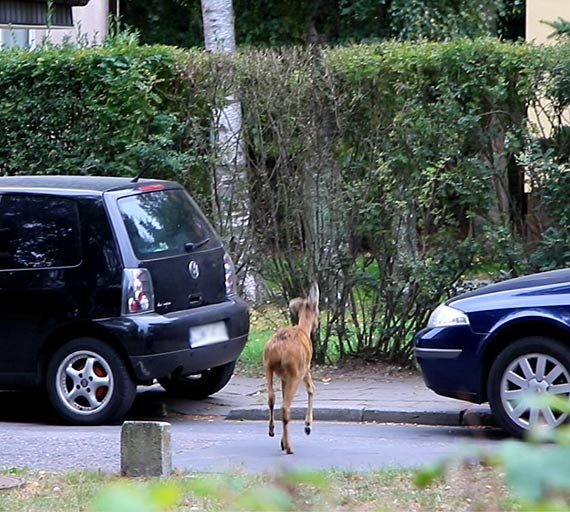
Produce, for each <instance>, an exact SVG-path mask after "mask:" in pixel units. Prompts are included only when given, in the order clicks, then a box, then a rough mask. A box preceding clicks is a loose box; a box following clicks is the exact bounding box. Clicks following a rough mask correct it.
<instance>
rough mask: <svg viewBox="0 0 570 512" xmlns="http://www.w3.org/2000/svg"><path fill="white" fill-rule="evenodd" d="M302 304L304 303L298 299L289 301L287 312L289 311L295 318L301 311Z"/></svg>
mask: <svg viewBox="0 0 570 512" xmlns="http://www.w3.org/2000/svg"><path fill="white" fill-rule="evenodd" d="M303 302H305V301H304V300H303V299H301V298H299V297H297V298H296V299H291V302H289V311H291V314H292V315H294V316H295V317H297V316H298V315H299V310H300V309H301V306H302V305H303Z"/></svg>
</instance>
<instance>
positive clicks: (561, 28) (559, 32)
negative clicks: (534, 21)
mask: <svg viewBox="0 0 570 512" xmlns="http://www.w3.org/2000/svg"><path fill="white" fill-rule="evenodd" d="M544 23H546V24H547V25H549V26H551V27H552V28H553V29H554V32H553V33H552V34H550V35H549V36H548V37H561V36H569V35H570V21H566V20H564V19H562V18H558V19H557V20H555V21H552V22H548V21H546V22H544Z"/></svg>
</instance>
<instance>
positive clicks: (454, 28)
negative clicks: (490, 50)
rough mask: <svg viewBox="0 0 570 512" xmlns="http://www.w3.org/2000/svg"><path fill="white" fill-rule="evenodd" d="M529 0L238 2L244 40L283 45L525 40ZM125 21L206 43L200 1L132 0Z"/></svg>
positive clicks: (169, 37) (151, 33)
mask: <svg viewBox="0 0 570 512" xmlns="http://www.w3.org/2000/svg"><path fill="white" fill-rule="evenodd" d="M524 6H525V2H524V0H477V1H473V0H320V1H318V2H304V1H301V0H290V1H289V2H282V1H276V0H234V1H233V7H234V12H235V28H236V39H237V42H238V44H239V45H241V46H244V45H253V46H259V47H281V46H290V45H303V44H307V43H309V42H311V43H322V42H324V43H328V44H347V43H353V42H368V43H370V42H379V41H384V40H387V39H396V40H400V41H410V40H413V41H417V40H431V41H446V40H450V39H453V38H456V37H480V36H488V35H498V36H499V37H501V38H503V39H514V40H516V39H518V38H521V37H524ZM121 10H122V20H123V21H124V23H126V24H127V25H128V26H131V27H134V28H135V29H136V30H137V31H139V32H140V34H141V39H142V41H143V42H145V43H150V44H156V43H161V44H169V45H176V46H182V47H191V46H203V34H202V16H201V9H200V1H199V0H151V1H148V0H126V1H125V2H124V5H123V3H122V4H121Z"/></svg>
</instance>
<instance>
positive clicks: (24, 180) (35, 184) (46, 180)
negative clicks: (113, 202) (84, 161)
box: [0, 176, 179, 195]
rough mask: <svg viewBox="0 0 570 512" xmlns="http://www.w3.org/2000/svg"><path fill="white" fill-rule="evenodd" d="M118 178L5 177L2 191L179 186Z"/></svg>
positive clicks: (97, 191) (0, 179)
mask: <svg viewBox="0 0 570 512" xmlns="http://www.w3.org/2000/svg"><path fill="white" fill-rule="evenodd" d="M133 180H134V178H117V177H110V176H3V177H0V192H1V191H3V190H4V191H18V192H20V191H31V190H33V191H35V192H40V191H45V192H57V191H60V192H67V193H69V192H77V193H90V194H97V195H98V194H103V193H104V192H109V191H112V190H113V191H115V190H129V189H132V190H136V189H140V188H141V186H144V185H149V184H162V185H164V186H168V187H169V188H172V187H173V186H175V187H176V186H179V185H178V184H176V183H174V182H172V181H162V180H148V179H140V180H137V181H133Z"/></svg>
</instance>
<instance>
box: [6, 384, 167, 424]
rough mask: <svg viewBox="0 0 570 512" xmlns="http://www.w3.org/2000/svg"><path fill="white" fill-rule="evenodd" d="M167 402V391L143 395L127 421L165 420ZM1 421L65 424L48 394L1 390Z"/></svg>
mask: <svg viewBox="0 0 570 512" xmlns="http://www.w3.org/2000/svg"><path fill="white" fill-rule="evenodd" d="M166 399H167V395H166V393H165V392H164V391H160V390H153V391H152V392H143V393H140V392H139V393H137V397H136V399H135V402H134V404H133V406H132V407H131V410H130V411H129V412H128V414H127V416H126V418H125V419H128V420H143V419H147V420H163V419H165V418H166V417H167V415H168V414H167V407H166ZM0 421H5V422H10V423H43V424H46V423H47V424H49V425H58V424H62V421H61V420H60V419H59V417H58V416H57V414H56V413H55V412H54V411H53V409H52V407H51V405H50V403H49V400H48V397H47V395H46V394H45V393H43V392H41V391H0ZM119 423H122V420H121V421H120V422H119Z"/></svg>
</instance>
